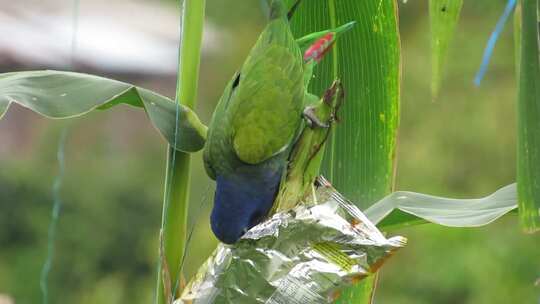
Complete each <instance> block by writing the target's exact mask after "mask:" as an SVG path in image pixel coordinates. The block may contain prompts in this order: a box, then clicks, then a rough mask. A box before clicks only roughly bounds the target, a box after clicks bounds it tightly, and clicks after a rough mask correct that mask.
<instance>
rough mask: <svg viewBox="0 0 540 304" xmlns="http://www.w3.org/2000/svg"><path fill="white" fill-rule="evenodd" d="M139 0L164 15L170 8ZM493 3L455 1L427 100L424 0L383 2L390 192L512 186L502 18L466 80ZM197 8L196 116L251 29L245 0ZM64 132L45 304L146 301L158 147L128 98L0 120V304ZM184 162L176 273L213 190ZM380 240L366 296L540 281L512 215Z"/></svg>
mask: <svg viewBox="0 0 540 304" xmlns="http://www.w3.org/2000/svg"><path fill="white" fill-rule="evenodd" d="M0 2H2V1H0ZM127 2H130V1H127ZM131 2H134V1H131ZM135 2H145V1H135ZM146 2H148V3H150V4H149V5H152V6H156V7H160V8H161V9H162V10H168V11H173V12H176V10H177V8H176V6H175V4H174V2H173V1H161V2H154V1H146ZM237 2H238V3H240V2H241V3H242V5H237ZM505 2H506V1H504V0H475V1H465V5H464V8H463V13H462V17H461V21H460V24H459V26H458V29H457V33H456V36H455V39H454V41H453V44H452V46H451V50H450V55H449V59H448V66H447V72H446V77H445V78H444V81H443V86H442V90H441V96H440V98H438V99H437V100H436V101H433V100H432V98H431V96H430V47H429V24H428V14H427V12H428V9H427V1H408V2H407V3H402V2H400V3H399V4H400V10H399V14H400V25H401V33H402V37H401V40H402V45H403V54H402V57H403V82H402V104H401V114H402V115H401V123H400V131H399V133H400V134H399V148H398V161H399V162H398V171H397V172H398V173H397V189H399V190H411V191H417V192H424V193H429V194H436V195H445V196H453V197H476V196H484V195H486V194H488V193H490V192H492V191H494V190H495V189H497V188H499V187H501V186H503V185H506V184H509V183H512V182H513V181H514V180H515V150H516V147H515V141H516V136H515V133H516V130H515V109H514V108H515V106H514V104H515V96H516V86H515V79H514V54H513V37H512V24H508V25H507V28H506V30H505V31H504V32H503V34H502V36H501V38H500V41H499V43H498V45H497V48H496V50H495V53H494V56H493V58H492V62H491V65H490V68H489V71H488V74H487V77H486V78H485V79H484V81H483V83H482V85H481V86H480V87H479V88H477V87H474V85H473V81H472V80H473V77H474V74H475V72H476V70H477V68H478V66H479V63H480V60H481V56H482V52H483V49H484V46H485V43H486V41H487V39H488V37H489V34H490V33H491V30H492V29H493V27H494V25H495V23H496V21H497V19H498V17H499V15H500V14H501V13H502V10H503V8H504V5H505ZM64 5H68V4H65V2H64ZM207 5H208V8H207V22H208V25H209V27H210V28H213V29H215V31H213V32H211V33H209V39H208V40H205V45H207V49H208V51H206V52H204V53H203V58H202V66H201V82H200V87H199V99H200V100H199V106H198V109H197V110H198V112H199V113H200V115H201V117H202V119H203V121H205V122H208V121H209V118H210V115H211V111H212V109H213V107H214V105H215V103H216V101H217V99H218V98H219V96H220V94H221V91H222V89H223V87H224V85H225V83H226V82H227V81H228V80H229V78H230V77H231V75H232V74H233V73H234V71H235V69H236V68H237V67H238V66H239V65H240V64H241V62H242V61H243V59H244V58H245V56H246V54H247V52H248V51H249V49H250V47H251V45H252V44H253V43H254V41H255V39H256V38H257V35H258V33H259V31H260V30H261V28H262V27H263V26H264V22H265V19H264V17H263V14H262V12H261V10H260V6H259V2H258V1H255V0H251V1H247V0H244V1H234V5H232V4H231V1H230V0H209V1H207ZM81 9H82V11H81V12H80V16H81V20H83V18H84V13H85V11H84V9H85V8H84V7H83V6H81ZM115 9H116V8H115ZM118 9H119V12H118V13H119V14H120V13H121V12H120V11H121V7H120V8H118ZM0 10H1V9H0ZM38 13H39V11H38ZM123 13H124V14H125V12H123ZM142 13H147V14H155V12H154V11H143V12H142ZM2 14H4V15H9V11H3V12H2ZM2 14H0V17H2V16H3V15H2ZM109 14H113V15H114V14H115V12H114V11H109ZM176 14H177V13H176ZM147 17H149V18H150V19H152V17H153V16H147ZM131 18H133V17H131ZM122 20H123V19H122V18H118V20H117V21H118V23H119V24H120V23H122ZM153 20H156V21H157V23H159V21H160V19H159V18H153ZM166 24H167V23H166ZM172 25H173V26H175V25H174V23H172ZM64 26H65V27H67V28H69V26H70V25H69V23H66V24H64ZM167 26H170V24H168V25H167ZM143 28H144V27H143ZM173 30H177V29H176V28H175V29H173ZM117 47H118V48H119V49H120V50H121V49H122V45H121V44H119V45H117ZM1 49H2V44H0V50H1ZM130 52H133V50H131V51H130ZM2 54H3V53H2V52H1V51H0V58H2ZM155 60H156V61H159V60H162V58H156V59H155ZM6 62H7V63H6ZM0 67H1V69H2V70H1V71H2V72H5V71H11V70H20V69H36V68H44V67H49V66H47V65H45V64H39V63H38V64H33V63H32V64H29V63H27V62H25V61H24V60H20V61H16V60H15V61H14V60H8V61H2V60H0ZM73 68H74V69H75V70H77V71H88V72H93V73H98V74H102V75H108V76H112V77H116V78H120V79H122V80H126V81H130V82H134V83H137V84H140V85H142V86H145V87H148V88H151V89H155V90H158V91H159V92H161V93H163V94H167V95H169V96H172V95H173V94H174V86H175V79H174V73H168V74H167V73H152V72H147V71H145V72H133V71H132V72H125V71H124V72H117V71H115V70H112V69H108V68H107V66H105V67H103V66H101V67H100V68H95V67H92V66H88V65H85V64H82V63H79V64H77V62H76V63H75V64H74V65H73ZM66 127H67V128H68V130H69V131H68V132H69V133H68V142H67V146H66V150H65V151H66V175H65V180H64V185H63V187H62V200H63V208H62V213H61V217H60V221H59V226H58V233H57V240H56V246H57V248H56V255H55V257H54V261H53V265H52V272H51V276H50V303H81V304H86V303H134V304H135V303H151V301H152V297H153V292H154V290H153V289H154V286H155V275H156V271H155V270H156V266H157V265H156V260H157V257H158V255H157V254H158V252H157V244H158V243H157V235H158V229H159V225H160V221H161V204H162V202H161V197H162V189H163V179H164V176H163V175H164V167H165V149H166V146H165V142H164V140H162V139H161V138H160V137H159V135H158V133H157V132H156V131H155V130H153V129H152V127H151V125H150V124H149V122H148V121H147V120H146V118H145V116H144V114H143V113H141V112H140V111H138V110H134V109H132V108H129V107H120V108H117V109H114V110H112V111H107V112H96V113H92V114H90V115H89V116H87V117H84V118H82V119H76V120H71V121H63V122H59V121H48V120H45V119H42V118H40V117H38V116H37V115H35V114H33V113H30V112H29V111H27V110H25V109H22V108H19V107H13V108H12V109H10V111H9V112H8V114H7V116H6V117H5V118H4V119H3V120H2V121H0V303H1V304H4V302H2V301H5V300H2V295H4V296H6V295H7V296H9V297H10V298H12V299H14V300H15V303H17V304H19V303H39V302H40V301H41V294H40V289H39V275H40V271H41V267H42V265H43V262H44V260H45V256H46V246H47V229H48V225H49V219H50V212H51V207H52V193H51V185H52V183H53V180H54V178H55V175H56V174H57V172H58V164H57V162H56V149H57V143H58V140H59V135H60V133H61V130H62V129H63V128H66ZM195 158H196V161H195V162H194V163H195V176H194V178H193V192H192V201H191V223H192V225H193V227H195V228H194V231H193V238H192V242H191V243H190V245H189V256H188V257H187V262H186V265H185V266H186V273H187V274H188V275H190V274H193V273H194V271H196V269H197V267H198V266H199V265H200V263H202V261H204V259H205V258H206V257H207V256H208V254H209V253H210V252H211V250H212V249H213V247H214V246H215V242H216V241H215V239H214V237H213V236H212V234H211V233H210V232H209V228H208V226H209V223H208V216H209V210H210V209H209V208H210V206H211V200H212V192H213V185H212V184H211V182H210V181H209V179H208V178H207V177H206V176H205V173H204V171H203V169H202V165H201V161H200V155H197V156H195ZM395 233H399V234H402V235H405V236H407V237H408V238H409V245H408V246H407V247H406V248H404V249H403V250H401V251H400V252H399V253H398V254H397V255H396V256H395V257H394V258H392V259H391V260H390V261H389V262H388V263H387V265H386V266H385V267H383V270H382V272H381V275H380V280H379V287H378V289H377V292H376V299H375V303H399V304H407V303H475V304H482V303H486V304H487V303H540V287H539V286H535V281H536V280H537V279H538V278H540V247H539V244H540V242H539V241H540V235H538V234H537V235H524V234H522V233H521V232H520V230H519V228H518V223H517V218H516V217H515V216H507V217H505V218H504V219H502V220H500V221H498V222H497V223H495V224H492V225H490V226H488V227H484V228H478V229H455V228H454V229H450V228H442V227H437V226H435V225H424V226H420V227H414V228H409V229H406V230H401V231H397V232H395ZM6 303H9V302H6Z"/></svg>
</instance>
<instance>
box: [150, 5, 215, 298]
mask: <svg viewBox="0 0 540 304" xmlns="http://www.w3.org/2000/svg"><path fill="white" fill-rule="evenodd" d="M204 12H205V0H184V3H183V9H182V27H181V40H180V47H179V50H180V51H179V64H178V82H177V86H176V102H177V104H182V105H185V106H188V107H190V108H193V107H194V106H195V102H196V100H197V87H198V78H199V65H200V54H201V45H202V34H203V24H204ZM177 123H178V122H177ZM167 156H168V157H167V171H166V176H165V191H164V192H165V193H164V203H163V216H162V227H161V232H162V236H163V248H164V252H163V256H164V257H165V259H166V263H159V269H160V270H159V275H158V283H157V303H158V304H164V303H166V302H167V301H168V300H167V297H165V293H164V284H163V281H162V278H163V276H162V275H161V274H162V271H164V269H162V265H168V267H169V268H170V269H167V270H166V271H168V273H169V275H170V280H171V282H169V283H170V284H171V285H172V284H174V285H173V288H174V290H175V291H179V290H180V289H179V288H176V287H177V285H178V284H179V282H180V281H181V278H180V276H181V273H177V271H176V269H177V267H179V265H180V264H181V261H182V258H183V256H184V251H185V250H186V248H185V246H186V237H187V226H188V225H187V220H188V217H187V214H188V207H189V188H190V171H191V170H190V169H191V157H190V155H189V154H187V153H183V152H180V151H176V150H174V149H173V148H172V147H170V146H169V148H168V154H167ZM160 256H161V255H160ZM160 258H161V257H160ZM175 293H176V292H175ZM176 296H177V294H175V295H173V298H175V297H176Z"/></svg>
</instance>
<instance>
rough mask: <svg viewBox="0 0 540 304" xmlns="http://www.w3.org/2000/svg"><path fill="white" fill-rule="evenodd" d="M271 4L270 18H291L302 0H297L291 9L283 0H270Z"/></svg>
mask: <svg viewBox="0 0 540 304" xmlns="http://www.w3.org/2000/svg"><path fill="white" fill-rule="evenodd" d="M268 1H269V4H270V20H273V19H279V18H287V20H291V18H292V16H293V15H294V12H295V11H296V9H297V8H298V5H299V4H300V2H302V0H296V1H295V3H294V4H293V6H292V7H291V8H290V9H287V6H286V5H285V4H284V3H283V0H268Z"/></svg>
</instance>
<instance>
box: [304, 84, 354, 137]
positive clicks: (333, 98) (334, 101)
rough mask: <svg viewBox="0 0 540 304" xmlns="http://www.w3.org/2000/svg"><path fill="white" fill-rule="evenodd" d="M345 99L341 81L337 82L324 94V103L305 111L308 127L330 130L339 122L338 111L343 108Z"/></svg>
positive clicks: (307, 108)
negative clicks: (342, 104)
mask: <svg viewBox="0 0 540 304" xmlns="http://www.w3.org/2000/svg"><path fill="white" fill-rule="evenodd" d="M344 98H345V95H344V92H343V86H342V85H341V81H339V80H335V81H334V83H332V86H331V87H330V88H329V89H328V90H326V92H325V93H324V96H323V98H322V102H320V103H318V104H315V105H312V106H308V107H306V108H305V109H304V118H305V119H306V120H307V123H308V126H309V127H310V128H312V129H313V128H316V127H318V128H329V127H330V125H331V124H332V123H333V122H334V121H338V117H337V114H336V113H337V109H339V107H340V106H341V103H342V102H343V99H344ZM328 112H329V113H328ZM321 117H325V118H321Z"/></svg>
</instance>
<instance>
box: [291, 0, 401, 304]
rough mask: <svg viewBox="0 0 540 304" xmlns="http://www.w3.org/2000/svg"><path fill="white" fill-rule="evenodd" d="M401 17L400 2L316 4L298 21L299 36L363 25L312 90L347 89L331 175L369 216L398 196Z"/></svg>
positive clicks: (329, 60)
mask: <svg viewBox="0 0 540 304" xmlns="http://www.w3.org/2000/svg"><path fill="white" fill-rule="evenodd" d="M293 2H295V1H293V0H289V1H288V4H289V5H292V3H293ZM396 10H397V3H396V1H394V0H390V1H379V0H362V1H359V0H310V1H303V2H302V3H301V4H300V6H299V8H298V10H297V12H296V14H295V16H294V17H293V18H292V21H291V27H292V30H293V33H294V34H295V36H296V37H302V36H303V35H305V34H309V33H312V32H315V31H322V30H326V29H329V28H335V27H337V26H339V25H342V24H345V23H348V22H350V21H356V22H357V23H356V25H355V27H354V28H353V29H352V30H351V31H349V32H347V33H345V34H343V35H342V36H340V37H339V38H338V41H337V42H336V45H335V46H334V48H333V50H332V51H331V53H329V54H327V55H326V57H325V59H323V60H322V62H321V63H320V64H319V65H318V66H317V67H316V70H315V76H316V79H314V80H313V81H312V82H311V86H310V88H309V89H310V91H311V92H313V93H315V94H318V95H320V94H322V93H323V92H324V90H325V89H326V88H327V87H329V86H330V85H331V83H332V81H333V80H334V79H335V78H340V79H341V80H342V82H343V85H344V89H345V94H346V99H345V102H344V104H343V107H342V108H341V110H340V115H339V116H340V117H339V118H340V121H339V123H338V125H337V127H336V129H335V133H334V134H333V136H332V137H331V138H330V140H329V142H328V144H327V148H326V155H325V160H324V164H323V174H324V175H325V176H326V177H327V178H328V179H329V180H330V181H331V182H332V184H333V185H334V186H335V187H336V188H337V189H338V190H339V191H340V192H341V193H343V194H344V195H345V196H346V197H347V198H349V199H351V200H352V201H356V202H359V204H358V206H359V207H360V208H362V209H365V208H367V207H369V206H370V205H371V204H372V203H374V202H375V201H377V200H378V199H381V198H382V197H383V196H385V195H386V194H388V193H389V192H390V191H391V190H392V184H393V178H394V154H395V147H396V135H397V134H396V133H397V126H398V114H399V89H400V42H399V33H398V27H397V26H398V24H397V15H396ZM373 286H374V279H373V278H368V279H367V280H363V281H362V283H361V284H360V285H359V286H355V287H352V288H349V289H348V290H345V291H344V292H343V293H342V295H341V297H340V299H339V301H338V303H369V302H370V301H371V296H372V287H373Z"/></svg>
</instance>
